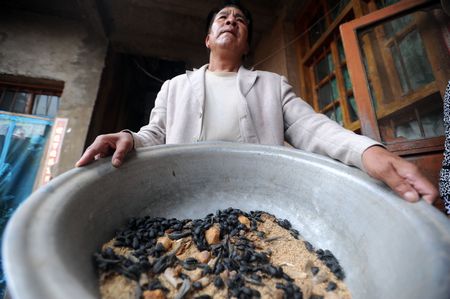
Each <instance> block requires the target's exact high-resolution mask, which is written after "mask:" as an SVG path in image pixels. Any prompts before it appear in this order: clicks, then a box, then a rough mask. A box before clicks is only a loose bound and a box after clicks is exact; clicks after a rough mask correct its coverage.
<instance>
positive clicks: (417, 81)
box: [340, 0, 450, 185]
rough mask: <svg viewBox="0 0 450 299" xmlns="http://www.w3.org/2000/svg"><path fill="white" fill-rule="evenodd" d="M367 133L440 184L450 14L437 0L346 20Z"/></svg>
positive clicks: (355, 86) (344, 28) (349, 54)
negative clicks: (449, 14) (445, 11)
mask: <svg viewBox="0 0 450 299" xmlns="http://www.w3.org/2000/svg"><path fill="white" fill-rule="evenodd" d="M340 30H341V38H342V41H343V45H344V50H345V56H346V57H352V59H347V66H348V70H349V74H350V78H351V81H352V84H353V93H354V98H355V102H356V105H357V109H358V113H359V120H360V123H361V133H362V134H364V135H367V136H369V137H371V138H373V139H376V140H378V141H380V142H382V143H384V144H385V145H386V147H387V148H388V149H389V150H391V151H393V152H395V153H397V154H399V155H401V156H404V157H405V158H407V159H410V160H411V161H413V162H414V163H415V164H417V165H418V167H419V168H420V169H421V170H422V171H423V172H424V173H425V175H426V176H427V177H428V178H429V179H430V180H431V181H432V182H433V183H434V184H436V185H437V184H438V178H439V176H438V175H439V171H440V168H441V162H442V153H443V149H444V133H445V132H444V126H443V101H442V99H443V95H444V92H445V88H446V85H447V82H448V80H450V18H449V16H448V15H446V14H445V13H444V11H443V10H442V8H441V6H440V4H439V2H438V1H425V0H409V1H401V2H398V3H396V4H393V5H390V6H388V7H386V8H383V9H380V10H376V11H374V12H372V13H369V14H367V15H365V16H363V17H360V18H357V19H354V20H352V21H350V22H347V23H345V24H343V25H341V27H340Z"/></svg>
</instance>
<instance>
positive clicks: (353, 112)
mask: <svg viewBox="0 0 450 299" xmlns="http://www.w3.org/2000/svg"><path fill="white" fill-rule="evenodd" d="M347 106H348V107H349V108H348V109H349V112H350V120H351V121H352V122H353V121H356V120H358V108H357V107H356V101H355V98H354V97H353V96H350V97H348V99H347Z"/></svg>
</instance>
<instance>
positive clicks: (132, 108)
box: [85, 48, 186, 148]
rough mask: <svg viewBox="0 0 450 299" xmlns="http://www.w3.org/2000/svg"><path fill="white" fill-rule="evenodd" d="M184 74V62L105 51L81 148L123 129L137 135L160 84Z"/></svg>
mask: <svg viewBox="0 0 450 299" xmlns="http://www.w3.org/2000/svg"><path fill="white" fill-rule="evenodd" d="M185 71H186V70H185V63H184V62H180V61H167V60H163V59H158V58H151V57H142V56H135V55H130V54H124V53H119V52H116V51H114V50H112V49H111V48H109V50H108V54H107V56H106V61H105V68H104V69H103V73H102V78H101V82H100V86H99V91H98V94H97V100H96V103H95V106H94V110H93V113H92V117H91V122H90V125H89V131H88V135H87V137H86V143H85V148H86V147H88V146H89V145H90V144H91V143H92V142H93V141H94V140H95V137H96V136H98V135H100V134H106V133H113V132H117V131H120V130H123V129H130V130H132V131H138V130H139V128H140V127H142V126H144V125H146V124H147V123H148V121H149V117H150V112H151V109H152V108H153V107H154V104H155V99H156V95H157V94H158V92H159V90H160V89H161V86H162V82H163V81H165V80H167V79H170V78H173V77H175V76H176V75H179V74H182V73H184V72H185Z"/></svg>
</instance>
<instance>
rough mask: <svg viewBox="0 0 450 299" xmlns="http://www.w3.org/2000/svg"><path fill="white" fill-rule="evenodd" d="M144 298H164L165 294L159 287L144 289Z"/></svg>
mask: <svg viewBox="0 0 450 299" xmlns="http://www.w3.org/2000/svg"><path fill="white" fill-rule="evenodd" d="M142 296H143V297H144V299H166V295H165V294H164V292H163V291H162V290H160V289H158V290H151V291H150V290H146V291H144V292H143V293H142Z"/></svg>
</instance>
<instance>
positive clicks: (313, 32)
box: [309, 10, 326, 46]
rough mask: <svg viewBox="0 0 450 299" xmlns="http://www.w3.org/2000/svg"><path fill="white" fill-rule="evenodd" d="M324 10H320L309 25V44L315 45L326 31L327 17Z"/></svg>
mask: <svg viewBox="0 0 450 299" xmlns="http://www.w3.org/2000/svg"><path fill="white" fill-rule="evenodd" d="M323 16H324V13H323V10H319V12H318V13H317V14H316V16H315V17H314V18H313V19H312V21H311V23H310V25H309V27H311V28H310V30H309V44H310V46H312V45H314V43H315V42H316V41H317V40H319V38H320V37H321V36H322V34H323V33H324V32H325V29H326V26H325V18H324V17H323Z"/></svg>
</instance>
